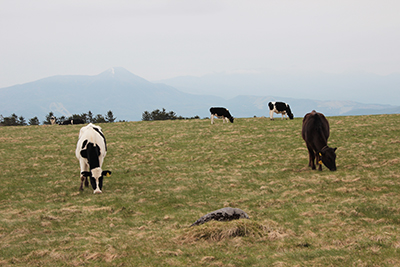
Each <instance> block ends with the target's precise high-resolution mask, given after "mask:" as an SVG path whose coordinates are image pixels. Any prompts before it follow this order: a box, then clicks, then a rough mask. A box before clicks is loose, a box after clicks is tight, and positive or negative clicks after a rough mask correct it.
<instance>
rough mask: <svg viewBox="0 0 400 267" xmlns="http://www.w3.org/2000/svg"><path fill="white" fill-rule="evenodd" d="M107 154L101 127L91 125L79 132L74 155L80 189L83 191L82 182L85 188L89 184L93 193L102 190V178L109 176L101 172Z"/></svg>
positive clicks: (106, 172)
mask: <svg viewBox="0 0 400 267" xmlns="http://www.w3.org/2000/svg"><path fill="white" fill-rule="evenodd" d="M106 153H107V144H106V138H105V137H104V134H103V132H102V130H101V127H99V126H96V125H94V124H92V123H89V124H88V125H86V126H84V127H82V128H81V130H80V131H79V139H78V143H77V144H76V151H75V155H76V157H77V159H78V160H79V164H80V167H81V187H80V188H79V189H80V190H83V182H85V186H86V187H87V186H89V182H88V177H89V178H90V184H91V185H92V187H93V190H94V192H93V193H101V189H102V188H103V176H107V177H108V176H110V174H111V172H110V171H103V170H102V169H101V166H102V164H103V160H104V157H105V156H106Z"/></svg>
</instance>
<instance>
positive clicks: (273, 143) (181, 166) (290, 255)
mask: <svg viewBox="0 0 400 267" xmlns="http://www.w3.org/2000/svg"><path fill="white" fill-rule="evenodd" d="M328 120H329V122H330V126H331V137H330V139H329V142H328V144H329V145H330V146H332V147H338V150H337V162H336V164H337V167H338V170H337V171H336V172H330V171H328V170H327V168H325V167H323V171H322V172H318V171H312V170H310V169H309V168H308V167H307V164H308V154H307V149H306V146H305V144H304V142H303V140H302V138H301V122H302V119H301V118H295V119H294V120H288V121H286V120H285V121H281V120H280V119H275V121H270V120H269V119H267V118H240V119H236V120H235V123H233V124H231V123H229V124H226V123H225V124H222V121H221V120H217V121H216V124H215V125H210V120H186V121H155V122H123V123H112V124H101V125H100V126H101V127H102V128H103V132H104V134H105V136H106V138H107V144H108V154H107V156H106V158H105V163H104V165H103V169H109V170H111V171H112V172H113V174H112V176H111V177H109V178H105V181H104V187H103V194H99V195H94V194H93V190H92V189H91V187H89V188H85V190H84V191H83V192H80V191H79V190H78V189H79V186H80V179H79V170H80V169H79V163H78V160H77V159H76V158H75V146H76V142H77V139H78V133H79V129H80V127H81V126H79V125H73V126H71V125H70V126H58V125H54V126H26V127H1V128H0V170H1V178H0V179H1V186H0V265H2V266H396V265H397V266H399V265H400V228H399V227H400V153H399V147H400V137H399V136H400V115H384V116H383V115H382V116H352V117H328ZM227 206H229V207H235V208H240V209H242V210H244V211H246V212H247V214H248V215H249V216H250V219H249V220H237V221H232V222H208V223H206V224H204V225H201V226H196V227H191V228H189V227H188V226H190V225H191V224H192V223H193V222H195V221H196V220H197V219H198V218H199V217H201V216H202V215H204V214H206V213H208V212H211V211H214V210H217V209H220V208H223V207H227Z"/></svg>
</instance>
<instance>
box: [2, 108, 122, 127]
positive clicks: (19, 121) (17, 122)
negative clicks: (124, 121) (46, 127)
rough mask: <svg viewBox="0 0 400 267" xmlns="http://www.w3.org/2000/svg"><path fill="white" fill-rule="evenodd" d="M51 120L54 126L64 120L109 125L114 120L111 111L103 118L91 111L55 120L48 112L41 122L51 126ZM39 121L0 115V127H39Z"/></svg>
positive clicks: (13, 115)
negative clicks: (52, 119) (78, 120)
mask: <svg viewBox="0 0 400 267" xmlns="http://www.w3.org/2000/svg"><path fill="white" fill-rule="evenodd" d="M51 118H54V119H55V122H56V124H60V123H62V122H63V121H66V120H72V119H81V120H82V121H83V122H84V123H89V122H91V123H109V122H115V120H116V118H115V117H114V114H113V113H112V111H111V110H109V111H108V112H107V114H106V115H105V116H103V115H101V114H97V115H94V114H93V113H92V112H91V111H89V112H88V113H82V114H80V115H79V114H73V115H72V116H69V117H65V116H61V117H59V118H57V117H56V116H54V113H53V112H49V114H47V115H46V117H45V120H44V121H43V124H51ZM39 124H40V121H39V119H38V117H34V118H32V119H29V121H28V122H26V120H25V118H24V117H23V116H19V117H18V116H17V115H16V114H15V113H13V114H12V115H11V116H9V117H3V116H2V115H0V126H24V125H39Z"/></svg>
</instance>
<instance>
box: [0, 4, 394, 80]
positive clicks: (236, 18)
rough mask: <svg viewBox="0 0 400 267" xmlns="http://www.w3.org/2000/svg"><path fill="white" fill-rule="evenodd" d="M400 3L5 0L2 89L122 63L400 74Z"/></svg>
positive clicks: (150, 69)
mask: <svg viewBox="0 0 400 267" xmlns="http://www.w3.org/2000/svg"><path fill="white" fill-rule="evenodd" d="M399 50H400V1H398V0H393V1H391V0H379V1H378V0H376V1H372V0H345V1H342V0H304V1H303V0H260V1H257V0H243V1H234V0H157V1H152V0H143V1H141V0H135V1H130V0H112V1H111V0H110V1H104V0H78V1H75V0H57V1H54V0H48V1H46V0H35V1H32V0H26V1H23V0H0V87H6V86H10V85H14V84H18V83H25V82H29V81H34V80H37V79H41V78H45V77H48V76H52V75H60V74H61V75H69V74H84V75H96V74H98V73H100V72H102V71H105V70H106V69H108V68H111V67H117V66H120V67H124V68H126V69H128V70H129V71H131V72H132V73H134V74H136V75H139V76H141V77H143V78H145V79H147V80H150V81H152V80H157V79H164V78H172V77H175V76H181V75H195V76H201V75H204V74H208V73H215V72H234V71H260V70H268V69H269V70H282V71H286V70H290V71H323V72H328V73H341V72H347V71H367V72H372V73H376V74H381V75H386V74H390V73H393V72H400V53H399Z"/></svg>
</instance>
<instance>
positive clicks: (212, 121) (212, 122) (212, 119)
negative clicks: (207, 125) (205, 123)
mask: <svg viewBox="0 0 400 267" xmlns="http://www.w3.org/2000/svg"><path fill="white" fill-rule="evenodd" d="M211 124H214V114H211Z"/></svg>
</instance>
